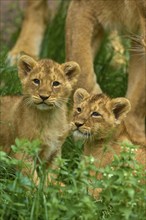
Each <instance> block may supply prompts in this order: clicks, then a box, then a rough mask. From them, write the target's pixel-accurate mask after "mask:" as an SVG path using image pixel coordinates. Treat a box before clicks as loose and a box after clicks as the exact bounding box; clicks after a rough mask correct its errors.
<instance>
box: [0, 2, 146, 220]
mask: <svg viewBox="0 0 146 220" xmlns="http://www.w3.org/2000/svg"><path fill="white" fill-rule="evenodd" d="M66 9H67V4H66V2H65V1H63V3H62V4H61V7H60V10H59V12H58V14H57V15H56V17H55V19H54V20H53V21H52V23H51V24H48V28H47V30H46V33H45V37H44V41H43V44H42V51H41V54H40V57H41V58H44V57H45V58H46V57H49V58H52V59H54V60H56V61H58V62H60V63H61V62H64V60H65V43H64V38H65V37H64V27H65V17H66ZM18 30H19V27H18ZM17 36H18V33H16V34H15V35H14V36H13V42H15V41H16V38H17ZM124 44H125V45H127V41H126V40H124ZM8 50H9V48H8V47H7V46H6V47H5V48H2V50H1V55H0V82H1V83H0V94H1V95H6V94H8V95H10V94H11V95H12V94H20V93H21V86H20V83H19V79H18V76H17V69H16V67H9V66H8V65H7V64H6V63H5V58H6V55H7V52H8ZM113 56H114V50H113V48H112V47H111V45H110V43H109V38H108V35H107V36H105V39H104V42H103V44H102V46H101V49H100V52H99V54H98V55H97V57H96V59H95V63H94V65H95V72H96V74H97V79H98V82H99V84H100V85H101V88H102V89H103V91H104V92H105V93H107V94H108V95H109V96H111V97H117V96H124V94H125V91H126V87H127V62H128V51H125V56H126V63H125V64H123V65H120V66H118V67H115V66H114V65H113V63H112V61H113ZM22 145H23V146H24V145H25V146H27V149H28V151H29V153H30V154H31V155H34V160H36V159H37V156H38V147H39V141H34V142H32V143H30V142H29V141H27V140H16V143H15V144H14V146H13V147H12V149H13V151H19V150H21V148H20V147H21V146H22ZM136 148H137V147H136V146H133V145H129V144H123V152H122V153H121V155H120V157H117V156H115V159H114V161H113V163H112V165H110V166H107V167H106V168H105V169H97V168H95V167H94V165H93V158H91V157H89V158H84V159H83V158H82V143H80V142H77V143H75V142H74V140H73V139H72V137H69V138H68V139H67V140H66V142H65V144H64V146H63V150H62V158H59V159H58V161H57V163H58V165H59V167H60V169H57V170H55V171H54V170H51V169H50V170H48V171H44V169H43V166H40V175H41V178H40V183H39V184H38V186H36V185H35V184H34V183H33V181H32V179H31V178H28V177H26V176H23V175H22V173H21V172H20V171H19V172H18V169H16V167H19V168H20V170H21V167H22V166H23V163H22V162H21V161H18V160H15V159H12V158H9V157H8V156H7V155H6V154H5V153H4V152H2V151H1V152H0V220H119V219H120V220H144V219H145V215H146V211H145V210H146V189H145V187H144V185H141V182H140V181H142V180H143V179H144V176H143V175H142V167H141V165H139V164H138V163H137V162H136V160H135V150H136ZM125 149H126V150H125ZM127 149H128V150H127ZM127 161H128V164H127ZM131 167H134V170H135V175H132V174H133V169H132V168H131ZM90 170H95V171H96V172H97V174H98V173H99V172H100V173H102V174H103V180H98V181H97V179H95V178H93V177H91V176H90ZM48 172H49V173H55V174H56V175H57V179H56V180H55V182H56V184H55V185H54V184H53V181H52V182H50V183H49V185H48V186H46V185H45V179H46V177H47V175H48ZM60 182H63V183H64V186H60ZM97 187H100V188H102V189H103V191H102V193H101V197H100V199H99V200H96V199H95V198H94V197H93V196H92V195H91V194H90V193H89V191H90V189H91V188H93V189H94V188H97Z"/></svg>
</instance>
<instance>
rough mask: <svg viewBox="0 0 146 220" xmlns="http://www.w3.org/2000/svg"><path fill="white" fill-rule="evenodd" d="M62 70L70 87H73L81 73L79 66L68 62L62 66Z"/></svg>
mask: <svg viewBox="0 0 146 220" xmlns="http://www.w3.org/2000/svg"><path fill="white" fill-rule="evenodd" d="M62 68H63V71H64V73H65V76H66V77H67V79H68V81H69V82H70V84H71V86H72V87H74V86H75V84H76V83H77V80H78V77H79V74H80V72H81V70H80V66H79V64H77V63H76V62H74V61H70V62H67V63H64V64H62Z"/></svg>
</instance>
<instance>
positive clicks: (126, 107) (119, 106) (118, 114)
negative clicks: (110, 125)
mask: <svg viewBox="0 0 146 220" xmlns="http://www.w3.org/2000/svg"><path fill="white" fill-rule="evenodd" d="M111 109H112V112H113V113H114V115H115V118H116V123H117V124H120V123H121V121H122V120H123V119H124V118H125V117H126V115H127V113H128V112H129V111H130V109H131V104H130V102H129V100H128V99H126V98H115V99H112V100H111Z"/></svg>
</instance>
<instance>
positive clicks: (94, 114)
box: [91, 112, 101, 117]
mask: <svg viewBox="0 0 146 220" xmlns="http://www.w3.org/2000/svg"><path fill="white" fill-rule="evenodd" d="M91 116H93V117H98V116H101V114H100V113H98V112H92V114H91Z"/></svg>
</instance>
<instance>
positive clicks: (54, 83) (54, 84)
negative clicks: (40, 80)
mask: <svg viewBox="0 0 146 220" xmlns="http://www.w3.org/2000/svg"><path fill="white" fill-rule="evenodd" d="M60 84H61V83H60V82H58V81H54V82H53V84H52V85H53V86H59V85H60Z"/></svg>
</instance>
